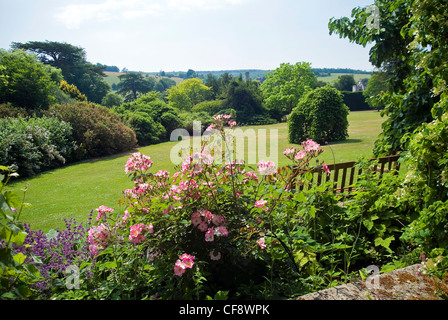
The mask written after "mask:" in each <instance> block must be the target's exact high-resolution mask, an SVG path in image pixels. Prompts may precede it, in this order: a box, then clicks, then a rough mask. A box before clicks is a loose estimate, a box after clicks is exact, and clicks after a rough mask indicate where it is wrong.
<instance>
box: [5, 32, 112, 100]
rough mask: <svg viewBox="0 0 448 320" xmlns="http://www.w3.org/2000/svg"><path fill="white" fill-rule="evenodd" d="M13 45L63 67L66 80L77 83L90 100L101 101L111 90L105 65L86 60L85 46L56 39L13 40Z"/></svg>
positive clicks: (51, 64) (60, 67)
mask: <svg viewBox="0 0 448 320" xmlns="http://www.w3.org/2000/svg"><path fill="white" fill-rule="evenodd" d="M12 47H13V48H15V49H23V50H27V51H30V52H33V53H35V54H36V55H37V56H38V57H39V59H40V61H41V62H43V63H44V64H48V65H50V66H53V67H55V68H58V69H61V71H62V75H63V77H64V80H66V81H67V82H68V83H69V84H73V85H75V86H76V87H77V88H78V89H79V91H81V92H82V93H83V94H85V95H86V96H87V99H88V100H89V101H92V102H95V103H100V102H101V100H102V98H103V97H104V96H105V95H106V93H107V92H108V91H109V90H110V87H109V85H108V84H107V83H106V82H105V81H104V78H103V77H104V76H105V74H104V73H103V69H104V66H102V65H93V64H92V63H89V62H88V61H87V60H86V52H85V50H84V49H83V48H81V47H77V46H74V45H71V44H68V43H61V42H55V41H45V42H42V41H30V42H27V43H20V42H13V43H12Z"/></svg>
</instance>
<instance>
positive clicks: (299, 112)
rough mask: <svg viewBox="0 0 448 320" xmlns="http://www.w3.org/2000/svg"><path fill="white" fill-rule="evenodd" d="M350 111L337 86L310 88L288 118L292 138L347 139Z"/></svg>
mask: <svg viewBox="0 0 448 320" xmlns="http://www.w3.org/2000/svg"><path fill="white" fill-rule="evenodd" d="M348 113H349V110H348V108H347V106H346V105H345V104H344V100H343V98H342V95H341V93H340V92H339V91H338V90H337V89H335V88H330V87H328V86H327V87H322V88H316V89H314V90H312V91H309V92H307V93H306V94H305V96H304V97H303V98H302V99H301V100H300V102H299V104H298V105H297V107H296V108H294V110H293V111H292V112H291V115H290V117H289V118H288V133H289V142H291V143H297V144H300V143H301V142H302V141H305V140H308V139H312V140H314V141H316V142H319V143H324V142H330V141H340V140H345V139H346V138H347V137H348V131H347V130H348V120H347V116H348Z"/></svg>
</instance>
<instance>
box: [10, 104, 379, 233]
mask: <svg viewBox="0 0 448 320" xmlns="http://www.w3.org/2000/svg"><path fill="white" fill-rule="evenodd" d="M383 121H384V119H383V118H381V116H380V113H378V112H376V111H359V112H351V113H350V115H349V123H350V125H349V138H348V139H347V140H346V141H344V142H340V143H331V144H330V145H328V146H323V149H324V153H323V154H322V155H321V156H320V158H321V159H322V160H324V161H325V162H326V163H328V164H330V163H333V162H343V161H351V160H357V159H359V158H360V157H371V156H372V151H371V150H372V148H373V145H374V141H375V140H376V138H377V136H378V134H379V133H380V132H381V123H382V122H383ZM240 129H241V131H240V133H242V134H244V135H246V136H249V138H246V143H245V145H246V149H249V150H248V151H250V152H246V156H245V160H246V161H247V162H251V163H250V164H253V163H252V162H256V161H258V160H259V159H258V158H256V159H255V160H253V159H252V158H251V155H253V156H256V154H255V153H256V150H253V148H251V147H249V148H248V147H247V144H248V143H247V142H248V141H253V140H254V139H257V138H256V137H255V136H251V135H250V133H253V132H255V133H256V134H258V136H260V135H261V134H262V133H263V131H261V130H263V129H264V130H266V135H267V139H266V141H267V147H266V149H267V153H266V155H267V156H268V158H266V159H267V160H269V156H271V154H270V152H269V150H270V146H271V144H273V146H274V147H275V146H276V145H277V146H278V148H276V149H277V150H276V151H277V155H278V165H279V166H283V165H286V164H288V160H287V159H286V158H285V157H284V156H283V154H282V152H283V151H284V150H285V149H286V148H289V147H291V146H294V145H292V144H290V143H288V130H287V125H286V124H285V123H280V124H275V125H269V126H258V127H257V126H252V127H242V128H240ZM251 130H253V131H251ZM240 141H242V140H240ZM183 143H186V141H184V142H183ZM259 144H260V143H259ZM179 146H180V144H179V142H166V143H161V144H157V145H151V146H147V147H142V148H140V149H139V150H138V151H140V152H141V153H143V154H146V155H149V156H150V157H151V160H152V161H153V162H154V164H153V167H152V172H157V171H158V170H161V169H164V170H168V171H170V172H174V171H173V170H174V168H175V165H174V164H173V162H172V161H171V159H170V154H171V151H172V149H173V148H174V147H179ZM295 146H296V147H298V146H297V145H295ZM274 150H275V149H274ZM130 154H131V152H128V153H125V154H120V155H115V156H112V157H107V158H101V159H93V160H89V161H83V162H80V163H76V164H72V165H69V166H66V167H64V168H60V169H56V170H52V171H48V172H45V173H42V174H39V175H37V176H35V177H32V178H29V179H22V180H19V181H17V182H14V183H11V184H10V185H9V188H10V189H13V190H19V189H21V188H24V187H25V186H26V185H27V184H29V188H28V191H27V193H26V202H28V203H31V207H30V208H26V209H24V210H23V212H22V216H21V220H22V221H23V222H25V223H29V224H31V228H32V229H35V230H37V229H42V230H43V231H44V232H46V231H49V230H50V229H53V228H58V227H63V226H64V219H65V218H71V217H72V218H75V219H76V220H77V221H78V222H84V221H86V220H87V218H88V216H89V213H90V211H91V210H92V209H95V208H98V207H99V206H100V205H105V206H108V207H111V208H114V209H115V210H119V209H120V207H119V206H118V200H119V199H120V198H121V196H122V192H123V190H125V189H128V188H131V187H132V182H131V181H130V180H129V179H128V177H127V176H126V174H125V172H124V165H125V163H126V161H127V159H128V157H129V155H130ZM273 154H275V152H274V153H273ZM333 156H334V158H333ZM251 160H252V161H251ZM121 209H122V208H121Z"/></svg>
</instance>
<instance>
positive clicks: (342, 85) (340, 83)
mask: <svg viewBox="0 0 448 320" xmlns="http://www.w3.org/2000/svg"><path fill="white" fill-rule="evenodd" d="M355 84H356V82H355V78H354V77H353V75H352V74H344V75H342V76H339V77H338V80H337V81H336V83H335V88H336V89H338V90H340V91H352V89H353V86H354V85H355Z"/></svg>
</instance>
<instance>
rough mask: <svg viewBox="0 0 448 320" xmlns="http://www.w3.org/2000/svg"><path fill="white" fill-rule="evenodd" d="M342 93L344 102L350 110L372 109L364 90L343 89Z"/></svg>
mask: <svg viewBox="0 0 448 320" xmlns="http://www.w3.org/2000/svg"><path fill="white" fill-rule="evenodd" d="M341 93H342V99H343V101H344V104H345V105H346V106H347V108H348V109H349V110H350V111H361V110H370V107H369V105H368V104H367V102H366V98H365V97H364V94H363V93H364V91H356V92H352V91H342V92H341Z"/></svg>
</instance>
